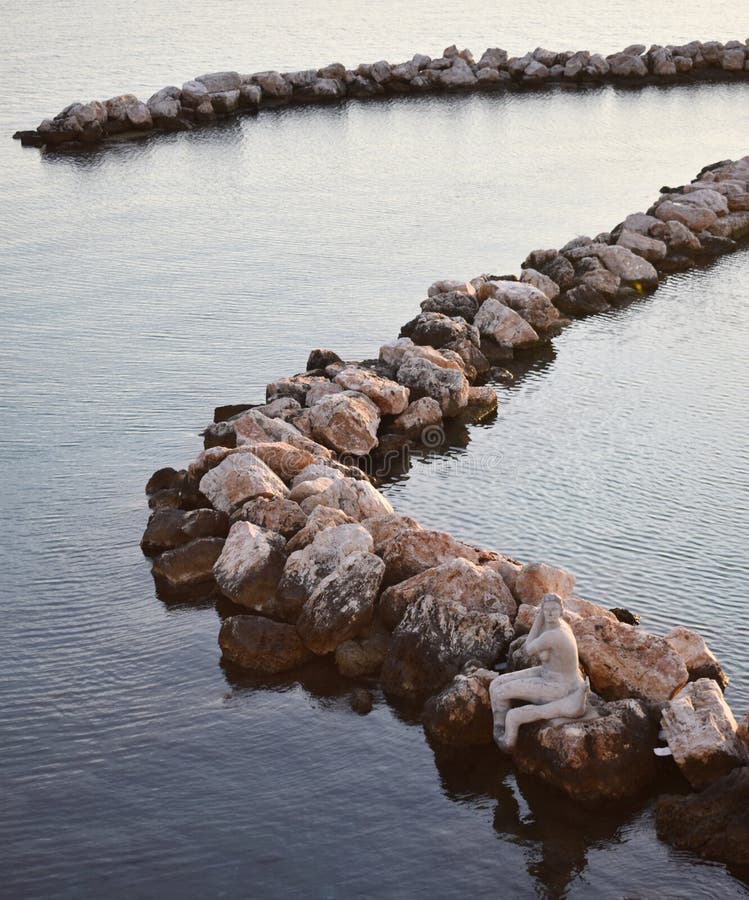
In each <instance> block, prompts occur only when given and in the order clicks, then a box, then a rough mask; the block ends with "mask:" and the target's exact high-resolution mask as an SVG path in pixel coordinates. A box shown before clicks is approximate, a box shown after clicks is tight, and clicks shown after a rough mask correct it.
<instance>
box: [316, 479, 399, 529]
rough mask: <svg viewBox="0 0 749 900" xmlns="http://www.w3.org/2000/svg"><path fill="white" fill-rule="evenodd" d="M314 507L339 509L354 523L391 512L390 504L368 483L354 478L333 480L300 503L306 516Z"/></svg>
mask: <svg viewBox="0 0 749 900" xmlns="http://www.w3.org/2000/svg"><path fill="white" fill-rule="evenodd" d="M316 506H330V507H332V508H333V509H340V510H341V511H342V512H344V513H346V515H347V516H351V518H352V519H355V520H356V521H362V520H363V519H369V518H371V517H372V516H381V515H387V514H389V513H392V512H393V507H392V506H391V505H390V503H389V502H388V501H387V500H386V499H385V497H383V495H382V494H381V493H380V492H379V491H378V490H377V489H376V488H374V487H373V486H372V485H371V484H370V483H369V482H368V481H361V480H357V479H354V478H341V479H335V480H334V481H333V482H332V483H331V484H330V485H328V487H326V488H325V489H324V490H322V491H321V492H319V493H316V494H314V495H313V496H311V497H307V499H306V500H303V501H302V502H301V507H302V509H303V510H304V512H305V513H306V514H307V515H310V514H311V513H312V511H313V510H314V509H315V507H316Z"/></svg>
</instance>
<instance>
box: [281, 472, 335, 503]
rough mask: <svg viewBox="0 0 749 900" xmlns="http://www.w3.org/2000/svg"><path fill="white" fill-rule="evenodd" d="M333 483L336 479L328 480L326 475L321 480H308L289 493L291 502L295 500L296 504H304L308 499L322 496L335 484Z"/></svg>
mask: <svg viewBox="0 0 749 900" xmlns="http://www.w3.org/2000/svg"><path fill="white" fill-rule="evenodd" d="M333 481H335V479H334V478H327V477H325V476H324V475H321V476H320V477H319V478H307V479H305V480H304V481H302V482H300V483H299V484H297V485H295V486H294V487H292V489H291V490H290V491H289V500H293V501H294V502H295V503H303V502H304V501H305V500H306V499H307V498H308V497H314V496H315V495H316V494H321V493H322V492H323V491H324V490H326V489H327V488H329V487H330V485H331V484H333Z"/></svg>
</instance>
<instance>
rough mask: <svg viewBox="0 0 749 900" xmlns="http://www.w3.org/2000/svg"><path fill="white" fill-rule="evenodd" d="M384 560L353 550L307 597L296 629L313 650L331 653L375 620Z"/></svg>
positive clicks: (320, 653) (319, 652) (321, 653)
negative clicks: (374, 614) (373, 617)
mask: <svg viewBox="0 0 749 900" xmlns="http://www.w3.org/2000/svg"><path fill="white" fill-rule="evenodd" d="M384 572H385V564H384V563H383V561H382V560H381V559H380V558H379V557H378V556H374V555H373V554H372V553H352V554H350V555H349V556H347V557H346V558H345V559H344V560H343V562H342V563H341V564H340V565H339V566H338V567H337V568H336V569H335V570H334V571H333V572H331V574H330V575H328V576H327V577H326V578H324V579H323V580H322V581H321V582H320V583H319V585H318V586H317V587H316V588H315V590H314V591H313V593H312V594H311V595H310V596H309V598H308V599H307V600H306V601H305V603H304V606H303V608H302V612H301V614H300V616H299V619H298V621H297V631H298V632H299V635H300V637H301V638H302V640H303V641H304V643H305V645H306V646H307V647H309V648H310V650H312V652H313V653H317V654H318V655H323V654H325V653H331V652H332V651H333V650H335V649H336V647H338V645H339V644H342V643H343V642H344V641H347V640H350V639H351V638H354V637H356V636H357V635H359V634H361V633H362V631H364V629H365V628H366V627H367V626H368V625H370V623H371V622H372V616H373V612H374V604H375V601H376V600H377V596H378V594H379V591H380V584H381V583H382V576H383V574H384Z"/></svg>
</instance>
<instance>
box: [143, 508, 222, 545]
mask: <svg viewBox="0 0 749 900" xmlns="http://www.w3.org/2000/svg"><path fill="white" fill-rule="evenodd" d="M228 533H229V517H228V516H227V515H226V514H225V513H221V512H216V511H215V510H212V509H195V510H189V511H186V510H182V509H168V508H167V509H157V510H155V511H154V512H153V513H152V514H151V516H150V518H149V520H148V525H146V530H145V532H144V533H143V537H142V539H141V542H140V546H141V549H142V550H143V552H144V553H145V554H146V555H147V556H155V555H156V554H157V553H163V552H164V551H165V550H173V549H174V548H175V547H179V546H181V545H182V544H186V543H187V542H188V541H192V540H195V539H196V538H203V537H218V538H225V537H226V535H227V534H228Z"/></svg>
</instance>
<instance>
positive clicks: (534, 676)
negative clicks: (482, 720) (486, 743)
mask: <svg viewBox="0 0 749 900" xmlns="http://www.w3.org/2000/svg"><path fill="white" fill-rule="evenodd" d="M541 673H542V668H541V666H534V667H533V668H531V669H522V670H521V671H519V672H510V673H508V674H507V675H498V676H497V677H496V678H495V679H494V681H492V683H491V684H490V685H489V699H490V701H491V707H492V716H493V718H494V740H495V741H496V742H497V743H498V744H499V743H500V742H501V741H502V740H503V737H504V729H505V719H506V717H507V713H508V712H509V710H510V707H511V706H512V701H513V700H525V699H526V696H527V695H528V694H529V693H530V694H531V695H533V696H535V695H536V694H537V692H538V689H539V687H540V685H541ZM530 702H531V703H532V702H533V701H532V700H531V701H530Z"/></svg>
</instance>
